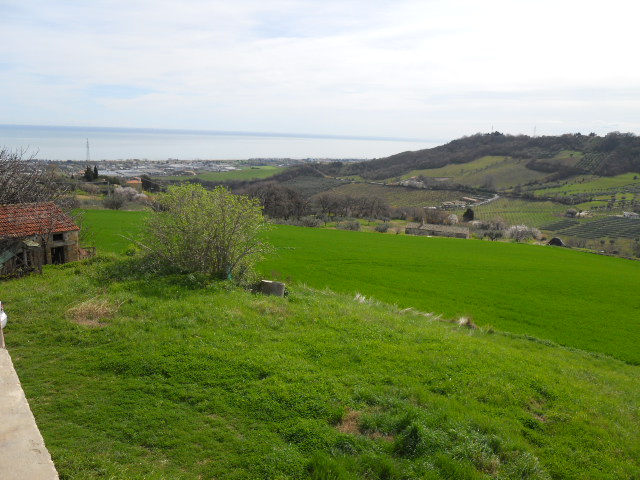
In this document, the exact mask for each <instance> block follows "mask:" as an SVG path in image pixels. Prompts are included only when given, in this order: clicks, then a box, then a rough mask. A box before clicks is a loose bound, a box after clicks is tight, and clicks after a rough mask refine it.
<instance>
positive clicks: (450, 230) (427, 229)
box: [404, 223, 469, 238]
mask: <svg viewBox="0 0 640 480" xmlns="http://www.w3.org/2000/svg"><path fill="white" fill-rule="evenodd" d="M404 232H405V233H406V234H407V235H428V236H433V237H451V238H469V229H468V228H467V227H454V226H451V225H434V224H431V223H407V226H406V228H405V230H404Z"/></svg>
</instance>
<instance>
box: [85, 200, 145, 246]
mask: <svg viewBox="0 0 640 480" xmlns="http://www.w3.org/2000/svg"><path fill="white" fill-rule="evenodd" d="M148 214H149V213H148V212H141V211H138V212H125V211H118V210H82V211H81V216H80V219H81V222H80V224H81V226H82V230H83V231H82V236H83V245H89V246H95V247H97V248H98V249H99V250H100V251H103V252H115V253H122V252H123V251H124V250H125V249H126V248H127V247H128V246H129V245H130V244H131V243H132V242H131V240H130V239H131V238H133V237H135V236H137V235H138V233H139V232H140V229H141V227H142V223H143V222H144V219H145V217H146V216H147V215H148Z"/></svg>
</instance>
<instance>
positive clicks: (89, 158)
mask: <svg viewBox="0 0 640 480" xmlns="http://www.w3.org/2000/svg"><path fill="white" fill-rule="evenodd" d="M90 161H91V157H90V155H89V139H88V138H87V165H88V164H89V162H90Z"/></svg>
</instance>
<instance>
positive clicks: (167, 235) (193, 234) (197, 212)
mask: <svg viewBox="0 0 640 480" xmlns="http://www.w3.org/2000/svg"><path fill="white" fill-rule="evenodd" d="M268 227H269V224H268V222H267V221H266V219H265V218H264V216H263V215H262V207H261V206H260V202H259V200H257V199H252V198H249V197H247V196H244V195H234V194H232V193H231V192H230V191H229V190H227V189H226V188H225V187H222V186H219V187H216V188H215V189H213V190H206V189H205V188H204V187H202V186H201V185H197V184H189V185H183V186H174V187H169V189H168V191H167V193H164V194H161V195H159V196H158V209H157V211H156V212H155V213H153V214H152V215H151V217H150V218H149V220H148V222H147V225H146V229H145V232H144V237H143V241H142V242H141V243H140V244H141V246H142V247H144V248H145V249H147V250H148V251H149V253H150V254H151V257H152V258H156V259H159V260H160V261H161V262H163V263H164V264H169V265H171V266H173V267H174V268H175V269H177V270H179V271H180V272H183V273H194V272H197V273H203V274H206V275H211V276H214V277H218V278H228V279H231V278H233V279H235V280H236V281H243V280H247V279H249V278H250V275H251V273H252V270H253V266H254V265H255V263H256V262H257V261H258V260H259V259H261V258H262V257H263V256H264V255H265V254H267V253H268V252H269V251H270V250H271V249H270V246H269V245H268V244H267V243H266V241H265V240H264V236H263V233H264V232H265V231H266V230H268Z"/></svg>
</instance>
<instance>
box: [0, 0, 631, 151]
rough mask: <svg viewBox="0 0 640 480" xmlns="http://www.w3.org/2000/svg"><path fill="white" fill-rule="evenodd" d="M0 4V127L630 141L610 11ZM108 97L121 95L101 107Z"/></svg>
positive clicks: (466, 1) (624, 21) (414, 5)
mask: <svg viewBox="0 0 640 480" xmlns="http://www.w3.org/2000/svg"><path fill="white" fill-rule="evenodd" d="M0 9H1V10H2V12H3V15H0V32H1V33H0V58H2V59H3V63H2V65H0V68H1V69H2V75H0V89H1V90H0V91H1V92H3V93H1V95H3V96H4V97H6V98H5V101H4V102H3V104H5V105H6V107H5V108H3V110H2V111H1V112H0V123H48V124H75V125H81V124H86V125H110V126H137V127H167V128H211V129H221V130H264V131H283V132H307V133H336V134H353V135H380V136H407V137H416V136H425V137H434V135H437V136H440V138H443V139H445V140H446V139H450V138H452V137H454V136H457V135H462V134H469V133H474V132H475V131H476V130H478V129H482V130H487V129H488V128H489V127H490V125H491V123H494V119H495V123H497V121H498V120H499V122H500V123H501V124H502V125H503V126H502V127H500V129H501V130H503V131H507V132H512V133H520V132H522V131H526V132H528V131H529V129H531V128H532V126H533V125H535V124H536V123H542V122H544V121H549V120H552V121H555V122H557V125H560V126H561V128H564V129H566V131H576V130H578V129H582V130H586V129H589V128H591V129H596V128H598V126H602V125H610V124H621V125H627V126H629V127H630V128H632V129H635V130H636V131H637V129H638V125H637V123H634V121H633V120H632V118H633V116H632V115H631V112H632V111H636V112H637V107H638V105H637V100H636V99H637V98H638V95H637V93H638V91H637V87H636V86H637V85H640V67H638V64H637V62H635V61H634V53H635V52H634V50H635V48H636V45H638V44H640V42H638V40H640V39H639V38H638V37H639V34H638V30H637V29H636V28H635V25H634V24H633V22H634V18H635V15H634V13H635V11H636V10H637V7H636V6H635V4H634V3H633V2H631V1H626V0H612V1H610V2H607V3H606V4H602V3H600V2H599V3H596V2H593V1H586V2H585V1H583V2H578V1H575V0H557V1H550V0H539V1H537V2H525V1H513V0H511V1H507V0H487V1H485V2H477V1H472V0H453V1H445V0H431V1H425V0H421V1H411V0H409V1H357V0H351V1H348V0H344V1H337V0H326V1H324V2H317V1H311V0H306V1H305V0H275V1H270V2H264V1H243V0H239V1H235V2H228V1H205V0H189V1H183V2H173V1H171V2H170V1H144V0H138V1H136V0H130V1H120V0H113V1H92V2H68V3H61V2H49V1H35V0H33V1H29V0H23V1H17V0H16V1H13V0H9V1H4V2H0ZM117 89H120V90H119V91H120V92H128V94H127V95H120V96H118V95H115V96H114V95H109V92H112V91H115V90H117ZM585 125H590V127H588V128H585ZM469 129H471V130H469ZM599 133H600V132H599Z"/></svg>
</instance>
